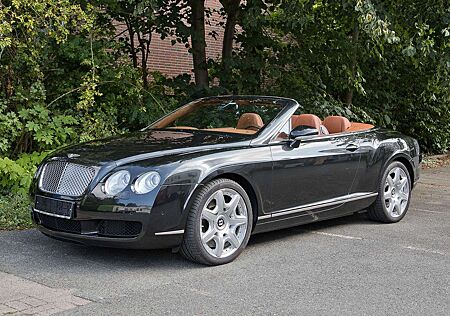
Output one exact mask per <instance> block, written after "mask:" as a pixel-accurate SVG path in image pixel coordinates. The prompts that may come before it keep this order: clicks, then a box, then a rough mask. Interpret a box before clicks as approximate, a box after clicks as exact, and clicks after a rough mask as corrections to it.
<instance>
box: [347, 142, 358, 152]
mask: <svg viewBox="0 0 450 316" xmlns="http://www.w3.org/2000/svg"><path fill="white" fill-rule="evenodd" d="M358 148H359V146H358V145H356V144H350V145H348V146H347V147H345V149H346V150H347V151H351V152H353V151H357V150H358Z"/></svg>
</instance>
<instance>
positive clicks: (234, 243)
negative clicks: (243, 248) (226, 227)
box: [227, 232, 241, 248]
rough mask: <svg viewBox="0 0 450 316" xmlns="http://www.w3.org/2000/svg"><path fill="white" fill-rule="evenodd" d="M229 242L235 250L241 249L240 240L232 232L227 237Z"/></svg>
mask: <svg viewBox="0 0 450 316" xmlns="http://www.w3.org/2000/svg"><path fill="white" fill-rule="evenodd" d="M227 240H228V241H229V242H230V244H231V245H232V246H233V247H234V248H239V246H240V245H241V243H240V241H239V239H238V238H237V236H236V234H235V233H234V232H230V234H229V235H228V236H227Z"/></svg>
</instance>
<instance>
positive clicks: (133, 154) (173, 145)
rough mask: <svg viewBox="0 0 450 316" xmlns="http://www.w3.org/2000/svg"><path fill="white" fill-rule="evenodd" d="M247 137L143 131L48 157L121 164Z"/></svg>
mask: <svg viewBox="0 0 450 316" xmlns="http://www.w3.org/2000/svg"><path fill="white" fill-rule="evenodd" d="M250 138H251V137H250V136H249V135H240V134H224V133H217V132H207V131H197V130H195V131H175V130H147V131H140V132H136V133H131V134H127V135H122V136H116V137H110V138H105V139H99V140H94V141H90V142H86V143H81V144H78V145H73V146H68V147H65V148H63V149H61V150H59V151H57V152H55V153H54V154H53V155H52V156H53V157H68V158H70V159H71V160H74V161H79V162H83V163H86V164H91V165H99V166H101V165H104V164H109V163H115V164H116V165H122V164H125V163H128V162H133V161H139V160H144V159H149V158H154V157H160V156H165V155H172V154H184V153H191V152H198V151H202V150H204V151H208V150H214V149H217V148H220V147H225V146H226V147H228V146H230V145H231V146H233V145H234V144H236V145H242V142H243V141H247V142H249V141H250Z"/></svg>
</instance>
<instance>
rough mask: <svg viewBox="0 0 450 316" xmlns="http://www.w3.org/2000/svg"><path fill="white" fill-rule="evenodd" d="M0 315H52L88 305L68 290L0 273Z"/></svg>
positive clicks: (84, 300) (86, 301)
mask: <svg viewBox="0 0 450 316" xmlns="http://www.w3.org/2000/svg"><path fill="white" fill-rule="evenodd" d="M0 280H1V285H0V286H1V287H0V315H4V314H12V315H14V314H20V315H52V314H55V313H57V312H62V311H65V310H69V309H72V308H76V307H77V306H81V305H85V304H87V303H89V300H86V299H83V298H80V297H77V296H74V295H72V293H71V291H70V290H67V289H55V288H51V287H48V286H45V285H42V284H39V283H37V282H33V281H29V280H26V279H24V278H21V277H18V276H15V275H12V274H9V273H4V272H0Z"/></svg>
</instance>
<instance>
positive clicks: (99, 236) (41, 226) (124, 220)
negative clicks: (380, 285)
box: [31, 209, 183, 249]
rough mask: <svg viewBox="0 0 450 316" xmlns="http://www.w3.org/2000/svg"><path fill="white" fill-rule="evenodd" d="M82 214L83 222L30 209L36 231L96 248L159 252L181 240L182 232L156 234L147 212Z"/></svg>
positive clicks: (177, 243)
mask: <svg viewBox="0 0 450 316" xmlns="http://www.w3.org/2000/svg"><path fill="white" fill-rule="evenodd" d="M82 215H83V216H82V219H79V218H74V219H65V218H58V217H55V216H51V215H46V214H42V213H40V212H37V211H36V210H34V209H31V216H32V219H33V222H34V223H35V224H36V225H37V228H38V230H39V231H41V232H42V233H43V234H45V235H47V236H49V237H52V238H55V239H58V240H63V241H70V242H75V243H79V244H84V245H89V246H99V247H112V248H130V249H158V248H174V247H178V246H179V245H180V244H181V242H182V239H183V230H173V231H158V230H157V229H156V227H153V225H152V220H151V214H149V213H145V214H139V213H130V214H115V213H109V212H102V213H100V214H99V213H98V212H83V213H82Z"/></svg>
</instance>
